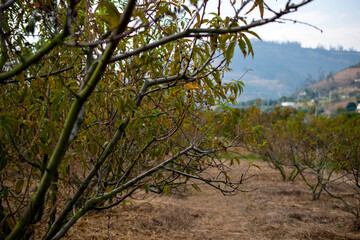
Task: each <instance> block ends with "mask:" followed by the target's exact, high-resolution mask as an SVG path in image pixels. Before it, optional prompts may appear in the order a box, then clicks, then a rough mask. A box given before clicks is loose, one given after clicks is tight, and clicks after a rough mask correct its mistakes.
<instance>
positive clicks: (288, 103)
mask: <svg viewBox="0 0 360 240" xmlns="http://www.w3.org/2000/svg"><path fill="white" fill-rule="evenodd" d="M281 106H282V107H295V103H294V102H282V103H281Z"/></svg>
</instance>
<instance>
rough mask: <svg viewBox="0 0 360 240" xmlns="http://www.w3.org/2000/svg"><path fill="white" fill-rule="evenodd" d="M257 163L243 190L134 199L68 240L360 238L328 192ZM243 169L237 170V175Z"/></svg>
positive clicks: (93, 217) (89, 219)
mask: <svg viewBox="0 0 360 240" xmlns="http://www.w3.org/2000/svg"><path fill="white" fill-rule="evenodd" d="M256 164H258V165H259V166H260V167H261V169H262V170H259V169H257V168H256V167H252V168H251V171H250V175H254V177H252V178H250V179H248V180H247V181H246V182H245V183H244V189H256V190H253V191H250V192H243V193H238V194H237V195H235V196H223V195H222V194H221V193H219V192H217V191H216V190H214V189H211V188H209V187H206V186H202V191H201V192H196V191H195V190H190V189H187V190H186V192H185V193H184V194H181V195H172V196H154V195H147V196H146V197H145V198H144V196H143V195H138V196H136V199H132V204H127V205H125V206H122V205H121V206H117V207H115V208H114V209H110V210H107V211H103V212H91V213H89V214H88V215H86V216H85V217H84V218H83V219H81V221H80V222H79V223H77V225H75V226H74V228H73V229H72V230H71V232H70V233H69V235H68V236H67V238H68V239H74V240H75V239H214V240H218V239H219V240H221V239H224V240H228V239H230V240H231V239H287V240H288V239H360V231H359V230H356V229H355V227H354V221H353V217H352V216H351V215H350V214H348V213H346V212H344V211H343V209H344V206H343V205H342V203H340V202H339V201H338V200H335V199H332V198H330V197H329V196H328V195H326V194H325V193H323V195H322V196H321V198H320V200H318V201H313V200H311V199H312V195H311V193H310V189H309V188H308V187H307V186H306V185H305V184H304V183H303V182H302V180H301V179H300V178H299V177H298V178H296V179H295V181H294V182H283V181H282V180H281V176H280V174H279V173H278V172H276V171H275V170H273V169H271V168H270V167H269V166H268V165H267V164H266V163H264V162H257V163H256ZM237 171H238V172H240V169H234V170H233V174H236V172H237Z"/></svg>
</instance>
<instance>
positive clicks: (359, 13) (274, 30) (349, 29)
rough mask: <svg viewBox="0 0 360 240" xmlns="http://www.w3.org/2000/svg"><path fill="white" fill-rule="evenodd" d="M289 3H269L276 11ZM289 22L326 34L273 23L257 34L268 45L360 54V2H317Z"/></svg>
mask: <svg viewBox="0 0 360 240" xmlns="http://www.w3.org/2000/svg"><path fill="white" fill-rule="evenodd" d="M286 2H287V1H286V0H268V1H267V3H268V4H269V5H270V6H275V7H281V6H282V7H283V6H285V3H286ZM294 2H295V3H298V2H301V1H300V0H295V1H294ZM257 16H258V14H257ZM254 17H255V16H254ZM285 18H291V19H294V20H297V21H301V22H306V23H308V24H311V25H314V26H316V27H317V28H319V29H321V30H323V32H322V33H321V31H319V30H317V29H315V28H312V27H310V26H307V25H304V24H299V23H297V24H293V23H285V24H280V23H273V24H270V25H266V26H262V27H259V28H256V29H254V30H255V32H256V33H258V34H259V35H260V37H261V38H262V39H263V40H268V41H280V42H287V41H291V42H293V41H296V42H300V43H301V45H302V46H303V47H312V48H316V47H319V46H322V47H325V48H330V47H334V48H338V47H340V46H342V47H343V48H344V49H346V50H349V49H352V50H356V51H360V0H314V2H311V3H309V4H308V5H305V6H303V7H302V8H299V9H298V11H297V12H295V13H292V14H290V15H287V16H285Z"/></svg>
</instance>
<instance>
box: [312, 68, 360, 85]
mask: <svg viewBox="0 0 360 240" xmlns="http://www.w3.org/2000/svg"><path fill="white" fill-rule="evenodd" d="M345 87H347V88H351V87H354V88H358V87H360V66H359V67H349V68H346V69H344V70H342V71H340V72H338V73H337V74H335V75H334V76H328V77H327V78H326V79H324V80H322V81H320V82H318V83H315V84H313V85H311V86H309V88H311V89H318V88H321V89H326V90H332V89H335V88H345Z"/></svg>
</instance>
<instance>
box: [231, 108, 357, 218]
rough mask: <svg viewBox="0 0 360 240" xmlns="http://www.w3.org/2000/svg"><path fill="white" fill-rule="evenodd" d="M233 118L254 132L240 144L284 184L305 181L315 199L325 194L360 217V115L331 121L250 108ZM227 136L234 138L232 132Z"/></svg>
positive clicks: (234, 112)
mask: <svg viewBox="0 0 360 240" xmlns="http://www.w3.org/2000/svg"><path fill="white" fill-rule="evenodd" d="M228 119H230V120H229V122H230V125H232V126H236V125H238V126H239V129H242V131H244V130H245V129H248V130H247V132H249V133H251V134H248V135H247V137H246V139H244V140H242V143H239V145H241V146H242V147H243V148H246V149H247V150H249V151H251V152H254V153H256V154H258V156H259V157H260V158H261V159H263V160H265V161H267V162H268V163H269V164H270V165H271V166H272V167H274V168H275V169H277V170H278V171H279V173H280V174H281V176H282V178H283V180H284V181H287V180H288V181H292V180H294V179H295V178H296V177H300V178H302V179H303V181H304V183H305V184H306V185H307V186H308V187H309V189H310V190H311V192H312V196H313V199H314V200H317V199H319V198H320V196H321V194H322V193H323V192H326V193H327V194H329V195H330V196H332V197H334V198H336V199H339V200H340V201H342V202H343V203H344V205H345V209H346V211H348V212H350V213H352V214H353V215H354V216H355V218H356V219H357V220H358V219H359V218H360V210H359V209H360V115H359V114H357V113H345V114H340V115H338V116H336V117H332V118H327V117H324V116H319V115H314V114H312V113H311V112H310V113H307V114H305V113H303V112H302V111H299V112H298V111H296V110H295V109H288V108H284V109H281V108H279V107H276V108H275V109H274V110H273V111H271V112H268V113H265V112H261V111H260V110H259V109H258V108H256V107H250V108H249V109H247V110H232V111H230V112H229V114H228ZM224 134H225V135H231V130H230V128H228V129H227V130H226V131H225V133H224ZM289 169H290V170H289ZM349 193H350V194H349Z"/></svg>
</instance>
